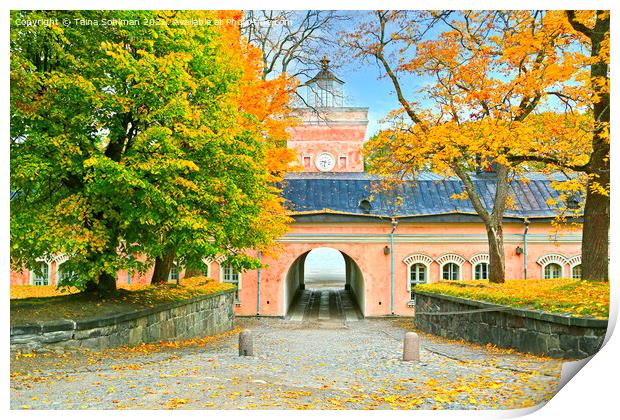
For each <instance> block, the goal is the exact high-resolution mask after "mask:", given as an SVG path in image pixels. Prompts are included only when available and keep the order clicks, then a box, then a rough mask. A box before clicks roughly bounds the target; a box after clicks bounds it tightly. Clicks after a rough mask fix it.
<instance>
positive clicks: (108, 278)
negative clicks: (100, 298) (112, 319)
mask: <svg viewBox="0 0 620 420" xmlns="http://www.w3.org/2000/svg"><path fill="white" fill-rule="evenodd" d="M97 286H98V291H99V293H100V294H104V295H105V294H108V293H110V292H113V291H115V290H116V277H115V276H113V275H112V274H109V273H101V275H100V276H99V283H97Z"/></svg>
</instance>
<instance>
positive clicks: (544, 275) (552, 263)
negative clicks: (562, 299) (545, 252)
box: [542, 261, 564, 280]
mask: <svg viewBox="0 0 620 420" xmlns="http://www.w3.org/2000/svg"><path fill="white" fill-rule="evenodd" d="M551 265H555V266H558V267H560V277H547V275H546V274H545V271H546V270H547V267H549V266H551ZM563 277H564V267H563V266H561V265H560V264H558V263H557V262H553V261H552V262H550V263H547V264H545V266H544V267H543V273H542V278H543V279H545V280H547V279H548V280H551V279H561V278H563Z"/></svg>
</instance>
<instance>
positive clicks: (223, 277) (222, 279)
mask: <svg viewBox="0 0 620 420" xmlns="http://www.w3.org/2000/svg"><path fill="white" fill-rule="evenodd" d="M229 267H230V269H231V270H232V272H233V273H235V270H234V268H233V267H232V266H231V265H229V264H225V263H224V264H222V263H220V283H229V284H237V294H236V300H235V301H236V302H237V303H238V302H240V301H241V298H240V292H241V271H237V272H236V273H237V281H236V282H235V281H230V280H226V274H227V273H226V269H227V268H229Z"/></svg>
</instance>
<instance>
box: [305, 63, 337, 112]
mask: <svg viewBox="0 0 620 420" xmlns="http://www.w3.org/2000/svg"><path fill="white" fill-rule="evenodd" d="M329 61H330V60H329V59H328V58H327V56H324V57H323V58H322V59H321V70H320V71H319V72H318V73H317V74H316V75H315V76H314V77H313V78H312V79H310V80H308V82H306V89H307V95H306V100H307V102H308V105H310V106H311V107H314V108H341V107H343V106H344V94H343V85H344V82H343V81H342V80H340V79H339V78H337V77H336V76H335V75H334V73H332V71H331V70H330V69H329Z"/></svg>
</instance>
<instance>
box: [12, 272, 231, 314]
mask: <svg viewBox="0 0 620 420" xmlns="http://www.w3.org/2000/svg"><path fill="white" fill-rule="evenodd" d="M231 288H234V286H232V285H230V284H227V283H219V282H216V281H215V280H213V279H209V278H207V277H194V278H191V279H183V280H181V283H180V285H179V286H177V285H176V284H173V283H172V284H165V285H161V286H150V285H124V286H121V287H120V288H119V289H118V290H116V291H115V292H114V293H112V294H110V296H107V297H105V298H100V297H99V296H97V295H96V294H91V293H79V291H78V290H76V289H57V288H56V287H55V286H11V325H22V324H27V323H29V322H32V320H38V321H49V320H53V319H59V318H68V319H74V320H77V319H84V318H88V317H92V316H103V315H110V314H117V313H119V312H129V311H133V310H137V309H144V308H152V307H154V306H155V305H157V304H160V303H165V302H171V301H178V300H183V299H189V298H192V297H196V296H200V295H209V294H213V293H218V292H221V291H223V290H228V289H231Z"/></svg>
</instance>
